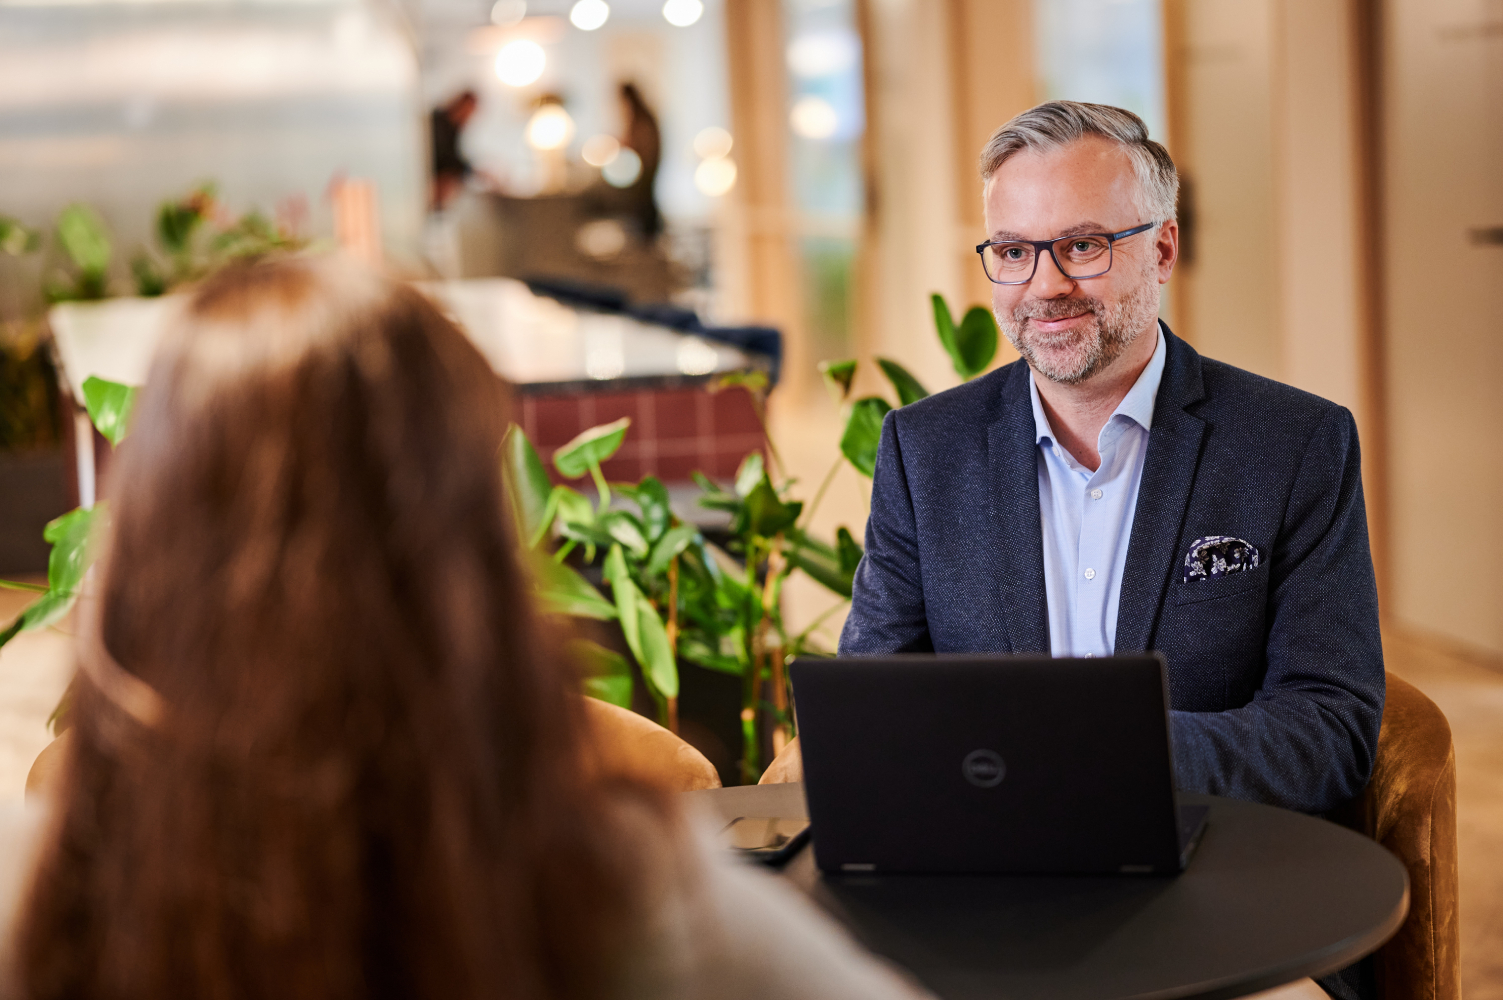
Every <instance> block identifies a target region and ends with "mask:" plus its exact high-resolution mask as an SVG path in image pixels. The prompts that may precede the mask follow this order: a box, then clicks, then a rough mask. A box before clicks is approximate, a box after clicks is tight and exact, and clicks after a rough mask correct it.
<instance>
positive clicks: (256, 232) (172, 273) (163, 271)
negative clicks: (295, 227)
mask: <svg viewBox="0 0 1503 1000" xmlns="http://www.w3.org/2000/svg"><path fill="white" fill-rule="evenodd" d="M223 214H224V213H223V208H222V206H221V204H220V202H219V201H218V200H217V188H216V186H215V185H214V184H213V183H212V182H205V183H203V184H200V185H199V186H198V187H196V188H194V189H193V190H192V191H190V192H188V194H186V195H184V196H183V197H182V198H179V199H176V200H173V201H165V202H163V203H162V204H161V206H160V207H158V209H157V218H156V226H155V230H156V241H157V246H158V248H159V249H160V250H161V253H162V255H163V256H165V258H166V263H165V264H163V263H162V262H160V261H159V260H158V258H157V257H155V256H153V255H152V254H151V253H150V252H149V251H147V250H146V249H145V248H142V249H141V250H139V251H137V253H136V255H135V256H134V257H133V258H131V274H132V275H133V276H134V278H135V281H136V294H138V295H143V296H154V295H162V294H164V293H165V292H168V291H171V290H172V289H173V288H174V287H176V286H178V285H181V284H184V283H186V282H190V281H195V280H197V279H199V278H201V277H203V276H204V275H206V274H209V273H210V272H212V271H214V270H216V269H218V268H220V267H223V266H224V265H225V264H227V263H229V262H230V261H232V260H236V259H238V258H241V257H259V256H263V255H265V254H269V253H276V252H279V251H294V250H299V249H302V248H303V247H304V246H306V245H307V241H306V240H304V239H302V238H300V237H298V236H297V235H295V234H292V233H287V232H283V231H282V230H280V229H278V228H277V227H276V226H275V225H273V224H272V222H271V221H270V220H269V219H267V218H266V216H264V215H262V214H261V213H260V212H259V211H256V210H255V209H252V210H251V211H249V212H246V213H245V214H244V215H242V216H240V217H239V218H238V219H235V220H234V221H232V222H230V223H229V224H228V225H222V226H221V227H220V228H219V229H218V231H216V232H212V233H210V232H208V228H207V227H209V226H210V225H211V224H213V223H214V222H215V221H216V219H218V218H219V217H220V216H222V215H223Z"/></svg>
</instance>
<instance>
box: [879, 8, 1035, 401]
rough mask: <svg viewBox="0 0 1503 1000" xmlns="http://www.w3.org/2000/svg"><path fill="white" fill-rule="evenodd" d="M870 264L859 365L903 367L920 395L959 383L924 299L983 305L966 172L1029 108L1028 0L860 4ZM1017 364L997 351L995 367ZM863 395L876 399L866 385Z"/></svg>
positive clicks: (977, 220) (975, 180)
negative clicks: (865, 13) (878, 362)
mask: <svg viewBox="0 0 1503 1000" xmlns="http://www.w3.org/2000/svg"><path fill="white" fill-rule="evenodd" d="M868 10H869V28H868V37H867V58H868V59H869V60H870V61H871V74H870V88H869V93H868V96H867V117H868V122H869V123H870V127H871V129H872V135H871V141H872V142H873V144H874V145H873V149H872V156H871V163H872V177H871V179H870V183H871V184H872V187H873V192H874V198H873V212H872V218H871V220H870V227H871V237H872V239H871V245H872V247H873V248H874V256H875V260H874V261H873V266H872V271H871V282H870V283H869V285H868V286H867V287H866V289H865V295H866V303H867V308H868V312H867V314H866V315H867V316H868V318H869V322H868V323H866V324H865V325H864V328H863V338H864V339H863V343H862V348H863V350H862V353H863V355H866V356H870V355H884V356H887V357H892V358H894V359H896V360H898V361H900V362H902V363H903V364H904V365H907V366H908V367H909V368H910V369H911V370H912V371H913V372H914V374H915V375H917V376H918V378H919V379H920V381H922V382H924V384H925V385H927V386H928V387H929V388H930V389H931V390H939V389H941V388H948V387H949V386H952V385H955V384H956V383H957V382H958V381H959V379H958V378H957V376H956V375H955V371H954V369H953V368H952V367H951V366H950V362H949V359H948V358H947V357H946V356H945V354H944V352H943V351H942V350H941V349H940V347H939V345H938V342H937V341H936V339H935V334H934V320H933V313H932V310H931V308H930V305H929V296H930V294H931V293H933V292H939V293H941V294H942V295H944V296H945V298H946V299H947V300H948V301H949V303H950V306H951V308H952V309H953V310H955V312H956V314H957V317H958V315H959V313H961V312H963V311H964V310H965V309H967V308H968V307H970V306H971V305H976V304H982V305H988V306H989V304H990V295H991V291H990V285H989V283H988V282H987V280H986V276H985V275H984V274H983V273H982V271H981V266H980V262H979V261H978V259H977V257H976V253H975V250H974V248H975V246H976V244H977V243H980V242H981V241H982V240H983V239H985V227H984V225H983V223H982V219H981V180H980V177H979V176H978V174H977V172H976V161H977V158H978V157H979V156H980V153H981V147H982V145H983V144H984V143H985V142H986V139H987V137H988V136H990V135H991V133H992V131H993V130H994V129H996V128H997V126H999V125H1001V124H1002V123H1003V122H1005V121H1007V120H1008V119H1009V118H1011V117H1012V116H1013V115H1015V114H1017V113H1018V112H1020V111H1023V110H1026V109H1027V108H1028V107H1029V106H1031V105H1032V104H1033V102H1034V90H1033V88H1034V83H1033V63H1032V46H1033V33H1032V26H1031V23H1030V21H1029V11H1030V10H1031V2H1029V0H945V2H940V0H868ZM1014 357H1016V355H1015V354H1013V353H1012V349H1011V348H1010V347H1008V345H1007V344H1006V343H1005V342H1004V343H1003V344H1002V345H1001V349H1000V351H999V352H998V363H1005V362H1007V361H1009V360H1011V359H1012V358H1014ZM873 388H876V386H875V384H874V385H873Z"/></svg>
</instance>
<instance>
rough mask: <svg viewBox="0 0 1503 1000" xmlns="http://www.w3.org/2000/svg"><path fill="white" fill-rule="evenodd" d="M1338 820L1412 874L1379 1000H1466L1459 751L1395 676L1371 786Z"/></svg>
mask: <svg viewBox="0 0 1503 1000" xmlns="http://www.w3.org/2000/svg"><path fill="white" fill-rule="evenodd" d="M1331 818H1332V819H1335V820H1337V821H1338V822H1340V823H1343V824H1344V825H1347V826H1350V827H1351V828H1352V829H1354V830H1358V831H1359V832H1361V833H1364V834H1366V835H1367V836H1369V837H1371V838H1373V839H1374V840H1376V841H1377V842H1378V843H1380V844H1382V845H1383V846H1384V847H1386V848H1388V850H1389V851H1391V852H1392V853H1393V854H1394V855H1395V856H1396V857H1397V858H1398V859H1399V860H1400V861H1402V862H1403V863H1404V867H1405V868H1406V869H1408V871H1409V916H1408V917H1407V918H1406V919H1405V920H1404V925H1403V926H1402V927H1400V928H1399V931H1398V933H1397V934H1395V935H1394V936H1393V938H1392V939H1390V940H1389V942H1388V943H1387V944H1385V945H1384V946H1383V947H1382V948H1379V949H1378V953H1377V956H1376V958H1375V961H1376V963H1377V969H1376V972H1377V983H1378V995H1379V997H1380V998H1382V1000H1461V927H1460V921H1459V919H1458V914H1459V910H1458V905H1457V904H1458V897H1457V890H1458V881H1459V876H1458V874H1457V867H1456V858H1457V854H1456V751H1455V748H1454V747H1453V746H1452V745H1451V726H1450V723H1448V722H1446V717H1445V715H1444V714H1442V713H1441V710H1440V708H1439V707H1437V706H1436V704H1435V703H1434V702H1433V701H1431V700H1430V699H1429V698H1427V697H1425V695H1424V693H1423V692H1421V691H1420V689H1419V688H1417V687H1415V686H1414V685H1413V684H1410V683H1409V682H1408V681H1406V680H1404V679H1403V678H1400V677H1395V676H1394V675H1393V674H1389V675H1388V695H1387V698H1386V700H1385V703H1384V706H1383V729H1382V731H1381V732H1380V733H1379V735H1378V756H1377V760H1376V761H1375V762H1374V764H1373V776H1372V780H1371V781H1369V782H1368V784H1367V788H1366V790H1365V791H1364V792H1363V794H1362V796H1361V797H1360V798H1359V799H1357V800H1356V801H1355V802H1353V803H1352V805H1351V807H1350V808H1348V809H1345V810H1341V811H1339V812H1338V813H1337V814H1333V815H1332V817H1331Z"/></svg>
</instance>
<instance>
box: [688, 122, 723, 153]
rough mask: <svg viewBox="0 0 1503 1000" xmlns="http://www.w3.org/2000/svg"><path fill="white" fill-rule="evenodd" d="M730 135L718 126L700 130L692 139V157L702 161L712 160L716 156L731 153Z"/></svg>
mask: <svg viewBox="0 0 1503 1000" xmlns="http://www.w3.org/2000/svg"><path fill="white" fill-rule="evenodd" d="M731 143H732V139H731V134H730V133H729V132H727V131H726V130H725V129H723V128H721V127H720V126H719V125H711V126H710V127H709V128H706V129H700V130H699V134H698V135H696V136H695V137H694V155H695V156H698V157H699V158H700V159H702V160H712V159H714V158H715V157H717V156H726V155H728V154H729V153H730V151H731Z"/></svg>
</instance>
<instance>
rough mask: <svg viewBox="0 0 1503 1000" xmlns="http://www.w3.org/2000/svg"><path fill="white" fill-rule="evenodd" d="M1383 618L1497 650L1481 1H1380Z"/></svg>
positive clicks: (1496, 252)
mask: <svg viewBox="0 0 1503 1000" xmlns="http://www.w3.org/2000/svg"><path fill="white" fill-rule="evenodd" d="M1383 13H1384V26H1383V27H1384V30H1383V36H1384V39H1385V42H1384V49H1383V56H1384V58H1383V60H1382V69H1383V89H1382V98H1383V100H1382V105H1383V109H1384V114H1383V120H1382V125H1383V139H1384V142H1383V145H1384V148H1385V155H1384V157H1383V172H1384V185H1383V189H1384V192H1385V194H1384V201H1383V207H1384V213H1383V214H1384V219H1383V223H1384V229H1385V233H1384V240H1383V246H1384V248H1385V253H1384V260H1383V268H1384V275H1385V277H1384V282H1383V296H1382V304H1383V308H1384V314H1385V315H1384V327H1385V338H1384V339H1385V343H1386V351H1385V358H1384V367H1385V369H1386V371H1387V373H1388V374H1387V379H1386V395H1387V400H1388V424H1389V441H1390V446H1389V458H1390V474H1389V482H1388V485H1389V495H1390V498H1391V515H1392V539H1393V573H1392V585H1391V587H1390V592H1391V594H1392V605H1391V607H1390V608H1389V611H1390V614H1391V615H1392V617H1393V618H1394V619H1395V620H1396V621H1397V622H1398V623H1400V624H1401V625H1403V626H1406V627H1409V628H1414V629H1419V630H1422V631H1424V632H1428V633H1432V634H1438V635H1441V636H1444V637H1448V638H1450V639H1453V640H1457V641H1459V642H1461V643H1464V644H1466V645H1467V646H1469V647H1471V648H1474V649H1477V650H1480V651H1483V652H1486V653H1490V654H1491V655H1493V656H1495V657H1496V656H1500V655H1503V572H1500V567H1503V519H1500V516H1499V508H1500V500H1499V498H1500V497H1503V391H1500V386H1499V380H1500V378H1503V306H1500V302H1503V299H1500V292H1503V246H1499V245H1497V244H1492V245H1487V244H1486V243H1483V242H1479V241H1478V240H1477V239H1476V238H1475V237H1474V236H1473V235H1472V232H1473V230H1475V229H1479V228H1484V227H1497V226H1503V36H1500V34H1499V31H1498V29H1499V26H1500V23H1503V22H1500V21H1499V19H1498V18H1499V13H1500V12H1499V8H1498V5H1497V4H1496V3H1492V4H1488V3H1483V2H1479V0H1387V2H1386V3H1384V4H1383Z"/></svg>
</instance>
